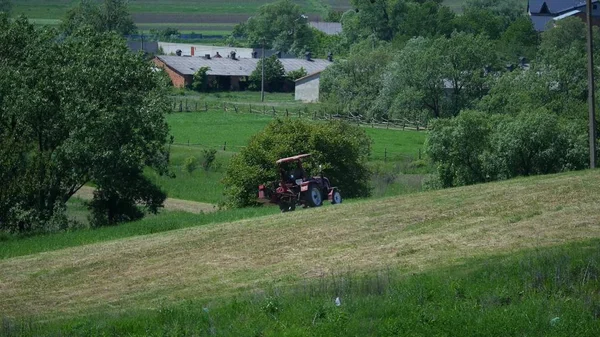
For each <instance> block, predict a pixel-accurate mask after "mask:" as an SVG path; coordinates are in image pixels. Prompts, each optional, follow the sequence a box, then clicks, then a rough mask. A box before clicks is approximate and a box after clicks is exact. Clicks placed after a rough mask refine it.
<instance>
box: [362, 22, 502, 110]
mask: <svg viewBox="0 0 600 337" xmlns="http://www.w3.org/2000/svg"><path fill="white" fill-rule="evenodd" d="M495 64H497V55H496V54H495V53H494V51H493V45H492V42H491V41H490V40H489V39H488V38H487V37H485V36H482V35H478V36H475V35H472V34H466V33H454V34H452V36H451V37H450V38H449V39H447V38H444V37H440V38H437V39H425V38H422V37H421V38H416V39H411V40H410V41H408V43H407V44H406V46H405V47H404V48H403V49H402V50H400V51H399V52H398V54H397V56H396V57H395V59H394V62H391V63H390V65H389V66H388V68H387V73H386V76H384V77H383V88H382V90H381V93H380V95H379V97H378V98H377V101H376V102H375V104H373V105H372V106H371V108H370V109H371V112H372V114H373V115H375V116H385V117H386V118H408V119H413V120H414V119H422V118H426V117H434V118H438V117H444V116H456V115H458V113H459V112H460V111H461V110H463V109H467V108H471V107H473V106H474V105H475V103H476V102H478V100H479V99H481V98H482V97H483V96H484V95H485V94H486V92H487V87H488V86H487V82H488V81H489V80H488V78H487V77H486V74H485V73H484V68H485V67H486V66H493V65H495ZM422 115H424V116H425V117H421V118H419V116H422Z"/></svg>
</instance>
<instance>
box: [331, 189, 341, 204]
mask: <svg viewBox="0 0 600 337" xmlns="http://www.w3.org/2000/svg"><path fill="white" fill-rule="evenodd" d="M331 197H332V198H331V203H332V204H333V205H335V204H341V203H342V194H341V193H340V191H338V190H334V191H333V195H332V196H331Z"/></svg>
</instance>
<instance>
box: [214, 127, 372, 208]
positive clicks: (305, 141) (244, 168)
mask: <svg viewBox="0 0 600 337" xmlns="http://www.w3.org/2000/svg"><path fill="white" fill-rule="evenodd" d="M300 153H311V154H312V161H311V162H309V163H308V164H307V165H306V169H307V171H308V173H310V174H318V171H317V166H316V165H322V168H323V174H324V175H325V176H326V177H328V178H329V179H330V180H331V182H332V184H333V185H334V186H337V187H339V188H340V189H341V191H342V193H344V196H345V197H365V196H368V195H369V193H370V190H369V177H370V173H369V170H368V168H367V165H366V164H367V158H368V156H369V153H370V139H369V137H368V136H367V135H366V133H365V132H364V130H362V129H360V128H358V127H355V126H352V125H349V124H348V123H346V122H343V121H332V122H327V123H310V122H306V121H302V120H290V119H286V120H282V119H277V120H274V121H273V122H271V123H270V124H269V125H267V127H266V128H265V130H263V131H262V132H260V133H258V134H256V135H255V136H253V137H252V138H251V139H250V141H249V143H248V146H247V147H245V148H244V149H242V151H241V152H240V153H239V154H237V155H236V156H234V157H233V158H232V159H231V162H230V164H229V166H228V168H227V173H226V176H225V178H224V180H223V182H224V184H225V195H226V196H227V197H228V204H229V205H231V206H234V207H243V206H247V205H252V204H255V203H256V194H257V189H258V185H259V184H264V183H267V182H270V181H276V180H278V179H279V176H278V170H277V166H276V164H275V161H276V160H277V159H279V158H283V157H288V156H293V155H297V154H300Z"/></svg>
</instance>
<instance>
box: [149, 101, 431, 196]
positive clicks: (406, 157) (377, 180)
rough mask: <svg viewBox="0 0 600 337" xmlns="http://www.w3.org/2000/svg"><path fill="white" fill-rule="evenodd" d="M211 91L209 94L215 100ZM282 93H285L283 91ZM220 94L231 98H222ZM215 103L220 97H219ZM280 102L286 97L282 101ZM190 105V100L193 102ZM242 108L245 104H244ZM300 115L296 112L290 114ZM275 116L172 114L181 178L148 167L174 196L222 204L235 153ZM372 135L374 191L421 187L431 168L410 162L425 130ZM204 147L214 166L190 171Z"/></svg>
mask: <svg viewBox="0 0 600 337" xmlns="http://www.w3.org/2000/svg"><path fill="white" fill-rule="evenodd" d="M250 95H252V94H245V93H236V94H231V97H230V98H231V99H233V100H238V99H240V100H241V99H244V98H248V97H244V96H250ZM213 98H214V96H208V97H207V99H213ZM279 98H281V96H279ZM221 99H226V98H224V97H221ZM215 102H216V101H215ZM280 102H285V100H283V99H282V100H281V101H280ZM189 104H191V103H189ZM240 111H243V108H242V107H240ZM291 118H296V117H291ZM272 120H273V117H272V116H270V115H262V114H256V113H254V114H250V113H247V112H246V113H244V112H239V113H235V112H233V111H231V110H230V111H227V112H225V111H222V110H221V111H209V112H186V113H172V114H170V115H168V116H167V121H168V123H169V126H170V128H171V131H170V132H171V135H172V136H173V137H174V144H173V145H172V146H171V166H170V167H171V171H172V173H174V174H175V176H176V178H170V177H167V176H162V177H161V176H158V175H157V174H156V173H154V172H152V171H148V172H147V176H149V177H150V178H151V179H152V180H153V181H155V182H156V183H157V184H158V185H159V186H161V187H162V188H163V189H164V190H165V191H167V194H168V196H169V197H171V198H177V199H185V200H193V201H200V202H208V203H215V204H216V203H220V202H222V201H224V199H223V195H222V194H223V185H222V184H221V179H222V178H223V177H224V175H225V170H226V167H227V165H228V163H229V159H230V158H231V156H232V155H234V154H235V153H237V152H239V151H240V150H241V149H242V148H244V147H245V146H246V144H247V143H248V140H249V139H250V137H251V136H252V135H254V134H256V133H257V132H260V131H261V130H263V129H264V127H265V126H266V125H267V124H268V123H269V122H270V121H272ZM364 128H365V131H366V132H367V134H368V135H369V136H370V137H371V139H372V140H373V143H372V156H371V160H372V161H373V163H374V164H377V163H380V164H377V165H379V167H380V168H381V170H380V171H381V172H383V173H382V174H383V175H382V176H380V177H374V180H373V184H372V185H373V187H374V189H375V190H374V196H390V195H398V194H403V193H407V192H412V191H415V190H420V188H421V185H422V184H421V183H422V180H423V179H424V178H425V176H426V173H428V172H427V170H420V169H419V168H416V169H415V168H414V167H412V166H411V162H412V161H414V160H418V156H419V153H421V156H424V155H423V150H424V142H425V139H426V137H427V133H426V132H422V131H421V132H417V131H401V130H387V129H383V128H371V127H370V126H365V127H364ZM204 149H215V150H217V159H216V161H215V164H214V166H213V167H212V168H211V169H209V170H204V169H202V168H198V169H196V170H195V171H193V172H191V173H190V172H187V171H186V170H185V168H184V166H183V163H184V162H185V160H186V159H187V158H190V157H195V158H196V159H197V160H198V161H199V162H201V161H202V159H203V154H202V152H203V150H204Z"/></svg>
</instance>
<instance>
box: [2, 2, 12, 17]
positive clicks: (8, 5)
mask: <svg viewBox="0 0 600 337" xmlns="http://www.w3.org/2000/svg"><path fill="white" fill-rule="evenodd" d="M11 11H12V2H11V0H0V13H1V12H4V13H5V14H6V15H9V16H10V13H11Z"/></svg>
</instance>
